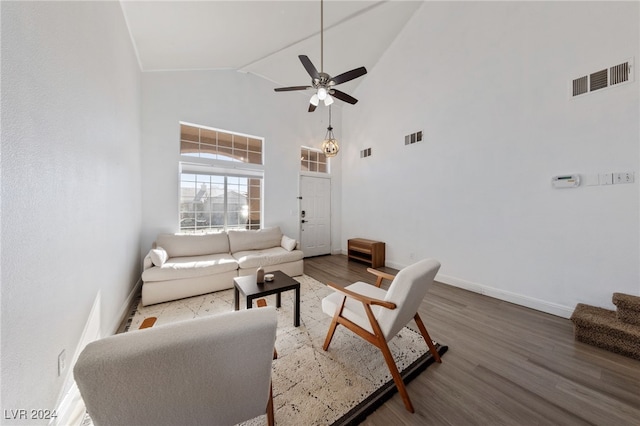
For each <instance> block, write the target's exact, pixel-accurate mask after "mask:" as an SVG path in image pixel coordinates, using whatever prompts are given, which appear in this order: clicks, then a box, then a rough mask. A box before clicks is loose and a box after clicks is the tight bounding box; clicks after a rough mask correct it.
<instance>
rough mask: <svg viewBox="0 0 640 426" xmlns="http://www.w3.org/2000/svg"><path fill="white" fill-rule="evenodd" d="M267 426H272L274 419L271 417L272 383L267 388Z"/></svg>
mask: <svg viewBox="0 0 640 426" xmlns="http://www.w3.org/2000/svg"><path fill="white" fill-rule="evenodd" d="M267 425H268V426H274V425H275V419H274V416H273V383H272V384H271V385H270V388H269V402H267Z"/></svg>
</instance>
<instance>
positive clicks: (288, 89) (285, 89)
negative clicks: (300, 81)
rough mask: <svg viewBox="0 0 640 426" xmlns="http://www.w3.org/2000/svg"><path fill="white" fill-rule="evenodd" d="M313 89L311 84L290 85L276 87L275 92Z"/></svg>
mask: <svg viewBox="0 0 640 426" xmlns="http://www.w3.org/2000/svg"><path fill="white" fill-rule="evenodd" d="M307 89H313V87H311V86H291V87H278V88H276V89H273V90H275V91H276V92H291V91H293V90H307Z"/></svg>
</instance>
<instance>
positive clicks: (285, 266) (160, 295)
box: [142, 227, 304, 306]
mask: <svg viewBox="0 0 640 426" xmlns="http://www.w3.org/2000/svg"><path fill="white" fill-rule="evenodd" d="M303 258H304V253H302V251H301V250H299V249H298V248H297V243H296V241H295V240H294V239H292V238H289V237H287V236H286V235H283V234H282V231H281V230H280V228H279V227H274V228H265V229H261V230H259V231H244V230H229V231H228V232H222V233H216V234H160V235H159V236H158V238H157V239H156V241H155V242H154V244H153V248H152V249H151V250H150V251H149V253H148V254H147V255H146V256H145V258H144V262H143V272H142V304H143V305H145V306H146V305H152V304H154V303H161V302H166V301H169V300H176V299H182V298H184V297H191V296H197V295H200V294H205V293H211V292H214V291H219V290H225V289H229V288H233V278H234V277H237V276H239V275H249V274H253V273H255V272H256V270H257V269H258V267H260V266H262V268H263V269H264V270H265V272H270V271H276V270H280V271H282V272H284V273H285V274H287V275H289V276H297V275H302V274H303V273H304V263H303Z"/></svg>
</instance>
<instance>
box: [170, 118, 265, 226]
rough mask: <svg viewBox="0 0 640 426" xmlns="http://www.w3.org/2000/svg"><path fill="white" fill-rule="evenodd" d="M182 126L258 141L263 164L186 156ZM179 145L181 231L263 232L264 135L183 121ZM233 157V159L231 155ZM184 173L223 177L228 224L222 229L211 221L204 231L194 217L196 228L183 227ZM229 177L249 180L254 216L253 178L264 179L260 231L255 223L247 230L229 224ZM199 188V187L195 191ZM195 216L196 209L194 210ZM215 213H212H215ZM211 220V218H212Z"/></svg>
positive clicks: (261, 181)
mask: <svg viewBox="0 0 640 426" xmlns="http://www.w3.org/2000/svg"><path fill="white" fill-rule="evenodd" d="M182 125H186V126H191V127H197V128H199V129H205V130H211V131H216V132H223V133H226V134H230V135H239V136H241V137H246V138H250V139H255V140H259V141H260V144H261V146H260V151H261V152H260V155H261V157H260V164H255V163H248V162H243V161H240V160H237V159H235V160H233V159H220V158H207V157H200V156H192V155H183V154H182V143H183V139H182ZM178 141H179V142H180V143H179V147H178V150H179V161H178V176H177V178H178V203H177V208H178V229H179V232H181V233H210V232H226V231H227V230H228V229H261V228H262V226H263V223H264V186H265V185H264V138H263V137H260V136H254V135H248V134H243V133H239V132H231V131H228V130H222V129H216V128H214V127H210V126H203V125H200V124H194V123H188V122H184V121H180V122H179V135H178ZM231 158H233V157H232V156H231ZM183 174H194V175H207V176H219V177H223V178H224V223H223V226H222V228H212V227H211V221H209V224H208V225H207V226H206V227H204V228H201V229H198V227H197V222H196V221H197V217H195V216H194V229H183V228H182V220H183V213H184V210H183V209H182V206H183V199H182V196H183V193H182V191H183ZM228 178H243V179H244V178H246V179H248V181H247V205H249V212H248V213H249V215H251V204H250V203H251V200H252V198H251V197H250V191H251V189H250V188H251V186H252V185H251V181H250V179H259V180H260V194H259V209H260V212H259V213H260V214H259V224H258V228H254V227H252V226H251V223H250V221H249V223H248V224H247V227H244V228H242V227H241V228H238V227H237V226H233V225H232V224H229V214H230V212H229V210H228V207H229V205H228V191H229V186H228ZM194 189H195V188H194ZM209 191H211V184H209ZM193 212H194V213H195V210H193ZM212 212H213V211H210V212H209V213H210V214H211V213H212ZM210 217H211V216H210Z"/></svg>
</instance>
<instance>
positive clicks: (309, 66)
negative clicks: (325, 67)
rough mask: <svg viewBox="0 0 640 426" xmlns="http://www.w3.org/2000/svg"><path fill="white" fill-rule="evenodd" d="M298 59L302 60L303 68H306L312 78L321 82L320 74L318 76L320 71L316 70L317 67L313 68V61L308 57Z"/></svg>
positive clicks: (303, 56)
mask: <svg viewBox="0 0 640 426" xmlns="http://www.w3.org/2000/svg"><path fill="white" fill-rule="evenodd" d="M298 58H299V59H300V62H302V66H304V69H306V70H307V72H308V73H309V75H310V76H311V78H313V79H317V80H319V79H320V74H318V70H317V69H316V67H315V66H313V63H312V62H311V59H309V57H308V56H307V55H298Z"/></svg>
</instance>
